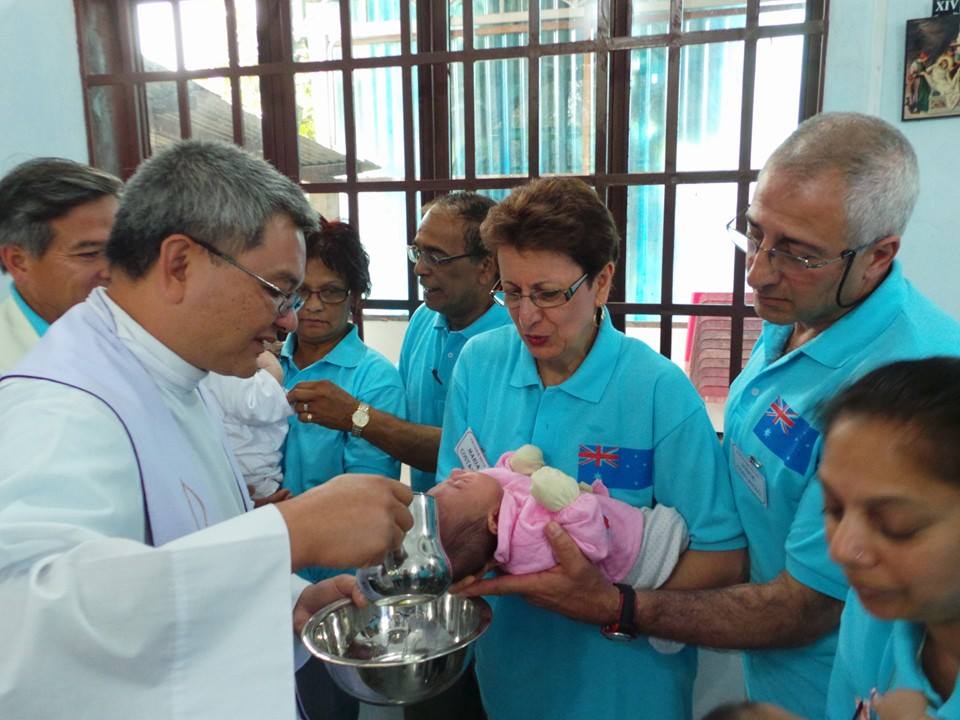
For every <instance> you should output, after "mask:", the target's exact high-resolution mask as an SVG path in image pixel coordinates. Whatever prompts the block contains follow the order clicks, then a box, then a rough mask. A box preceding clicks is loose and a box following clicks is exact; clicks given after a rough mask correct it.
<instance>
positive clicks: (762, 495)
mask: <svg viewBox="0 0 960 720" xmlns="http://www.w3.org/2000/svg"><path fill="white" fill-rule="evenodd" d="M732 447H733V469H734V470H735V471H736V473H737V475H739V476H740V479H741V480H743V482H744V483H745V484H746V486H747V487H748V488H750V492H752V493H753V494H754V495H756V497H757V500H759V501H760V503H761V504H762V505H763V506H764V507H766V506H767V479H766V478H765V477H764V476H763V473H762V472H760V468H761V464H760V462H759V461H757V459H756V458H754V457H753V456H752V455H751V456H749V457H748V456H746V455H744V454H743V451H741V450H740V448H738V447H737V446H736V445H732Z"/></svg>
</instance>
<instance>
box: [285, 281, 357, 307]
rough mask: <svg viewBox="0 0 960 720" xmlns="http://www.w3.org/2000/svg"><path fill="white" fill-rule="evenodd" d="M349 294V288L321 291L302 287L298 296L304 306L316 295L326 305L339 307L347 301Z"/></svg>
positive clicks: (333, 287) (330, 287) (329, 288)
mask: <svg viewBox="0 0 960 720" xmlns="http://www.w3.org/2000/svg"><path fill="white" fill-rule="evenodd" d="M349 294H350V291H349V290H347V288H342V287H335V286H329V287H322V288H320V289H319V290H311V289H310V288H307V287H301V288H300V289H299V290H297V295H299V296H300V299H301V300H303V304H304V305H306V304H307V303H308V302H309V301H310V298H312V297H313V296H314V295H316V296H317V297H318V298H320V300H321V301H322V302H323V304H324V305H339V304H340V303H342V302H343V301H344V300H346V299H347V295H349Z"/></svg>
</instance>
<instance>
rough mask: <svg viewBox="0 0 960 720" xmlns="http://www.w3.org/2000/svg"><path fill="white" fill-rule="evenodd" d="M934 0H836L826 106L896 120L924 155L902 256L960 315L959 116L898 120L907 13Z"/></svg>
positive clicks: (915, 14) (925, 286) (914, 275)
mask: <svg viewBox="0 0 960 720" xmlns="http://www.w3.org/2000/svg"><path fill="white" fill-rule="evenodd" d="M931 6H932V3H931V1H930V0H833V2H831V3H830V29H829V38H828V42H827V68H826V88H825V90H826V92H825V98H824V103H823V107H824V110H855V111H859V112H865V113H869V114H871V115H877V116H879V117H882V118H883V119H884V120H887V121H888V122H891V123H893V124H894V125H895V126H897V127H898V128H899V129H900V130H901V131H903V133H904V134H905V135H906V136H907V138H909V140H910V142H911V143H913V146H914V148H916V151H917V155H918V157H919V159H920V178H921V191H920V199H919V201H918V203H917V208H916V210H915V211H914V214H913V218H912V219H911V221H910V225H909V226H908V228H907V232H906V233H905V235H904V243H903V247H902V249H901V251H900V257H901V259H902V260H903V264H904V269H905V270H906V273H907V275H908V276H909V277H910V278H911V280H913V282H914V283H915V284H916V285H917V286H918V287H919V288H920V290H921V291H923V292H924V293H926V294H927V295H929V296H930V297H931V298H933V299H934V300H935V301H936V302H937V303H938V304H939V305H941V306H942V307H943V308H945V309H946V310H947V311H948V312H950V313H951V314H952V315H953V316H954V317H956V318H960V293H958V292H957V290H956V286H955V283H956V282H957V278H956V276H955V274H951V273H947V272H944V270H943V269H944V268H947V267H953V268H960V259H958V257H957V255H958V250H957V244H956V242H955V241H956V238H957V236H958V234H960V230H958V227H957V220H956V210H955V205H954V203H955V201H956V200H955V198H956V190H955V188H956V165H957V161H958V158H960V143H958V140H957V139H958V138H960V117H957V118H944V119H937V120H918V121H917V120H915V121H911V122H901V121H900V106H901V103H902V91H903V73H904V68H903V55H904V33H905V30H906V22H907V20H912V19H914V18H922V17H928V16H929V15H930V9H931Z"/></svg>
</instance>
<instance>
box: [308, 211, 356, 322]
mask: <svg viewBox="0 0 960 720" xmlns="http://www.w3.org/2000/svg"><path fill="white" fill-rule="evenodd" d="M305 240H306V246H307V260H320V261H321V262H322V263H323V264H324V265H326V266H327V267H328V268H330V269H331V270H333V271H334V272H335V273H336V274H337V275H339V276H340V277H342V278H343V280H344V282H346V283H347V289H348V290H349V291H350V297H351V300H350V302H351V307H352V310H353V314H354V316H357V315H359V313H360V311H361V309H362V305H363V298H364V296H365V295H367V293H369V292H370V256H369V255H367V251H366V250H364V249H363V244H362V243H361V242H360V235H359V234H358V233H357V230H356V228H355V227H353V225H351V224H350V223H345V222H341V221H340V220H327V219H326V218H322V217H321V218H320V229H319V230H312V231H310V232H308V233H307V234H306V237H305Z"/></svg>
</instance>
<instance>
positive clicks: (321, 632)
mask: <svg viewBox="0 0 960 720" xmlns="http://www.w3.org/2000/svg"><path fill="white" fill-rule="evenodd" d="M492 617H493V613H492V612H491V610H490V606H489V605H488V604H487V602H486V601H485V600H484V599H483V598H464V597H458V596H456V595H450V594H449V593H447V594H445V595H441V596H440V597H438V598H435V597H425V596H407V597H399V598H390V599H389V600H384V601H381V602H380V603H379V604H373V603H371V604H370V605H368V606H367V607H365V608H359V607H357V606H356V605H354V604H353V602H352V601H351V600H339V601H338V602H335V603H333V604H332V605H328V606H327V607H325V608H323V609H322V610H320V611H319V612H317V613H316V614H315V615H314V616H313V617H311V618H310V619H309V620H308V621H307V624H306V625H304V627H303V630H302V631H301V633H300V636H301V638H302V639H303V644H304V645H306V647H307V649H308V650H309V651H310V652H311V653H312V654H313V655H315V656H316V657H318V658H320V659H321V660H323V661H324V663H325V664H326V666H327V670H328V671H329V673H330V676H331V677H332V678H333V680H334V682H336V683H337V685H339V686H340V687H341V688H342V689H343V690H344V691H345V692H347V693H349V694H350V695H352V696H353V697H355V698H357V699H358V700H362V701H363V702H367V703H373V704H375V705H407V704H409V703H415V702H420V701H421V700H426V699H428V698H431V697H433V696H434V695H437V694H438V693H440V692H442V691H443V690H446V689H447V688H448V687H450V686H451V685H452V684H453V682H454V681H455V680H456V679H457V678H458V677H460V674H461V673H462V672H463V670H464V668H466V667H467V665H469V664H470V658H471V657H472V653H473V647H472V643H473V641H474V640H476V639H477V638H478V637H480V636H481V635H482V634H483V633H484V631H485V630H486V629H487V628H488V627H489V625H490V620H491V619H492Z"/></svg>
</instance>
